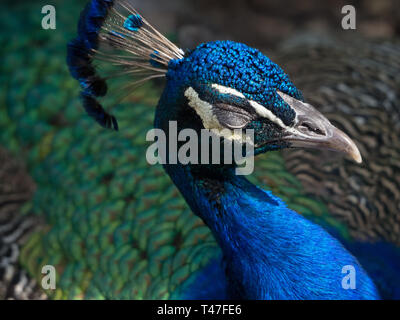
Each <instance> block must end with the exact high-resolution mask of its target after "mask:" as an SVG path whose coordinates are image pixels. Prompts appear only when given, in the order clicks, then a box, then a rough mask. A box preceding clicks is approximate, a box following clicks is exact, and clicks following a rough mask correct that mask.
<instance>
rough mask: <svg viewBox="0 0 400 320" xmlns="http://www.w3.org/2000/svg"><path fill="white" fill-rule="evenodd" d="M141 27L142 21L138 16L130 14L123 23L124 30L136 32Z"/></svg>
mask: <svg viewBox="0 0 400 320" xmlns="http://www.w3.org/2000/svg"><path fill="white" fill-rule="evenodd" d="M142 26H143V19H142V17H141V16H140V15H139V14H131V15H130V16H129V17H128V18H127V19H126V20H125V22H124V28H125V29H128V30H129V31H132V32H136V31H138V30H139V29H140V28H141V27H142Z"/></svg>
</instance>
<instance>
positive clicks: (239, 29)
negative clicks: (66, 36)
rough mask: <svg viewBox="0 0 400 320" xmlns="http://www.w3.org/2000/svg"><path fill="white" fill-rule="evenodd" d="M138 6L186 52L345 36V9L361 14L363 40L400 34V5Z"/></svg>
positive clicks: (342, 1) (174, 1) (379, 0)
mask: <svg viewBox="0 0 400 320" xmlns="http://www.w3.org/2000/svg"><path fill="white" fill-rule="evenodd" d="M135 3H136V7H137V8H138V9H139V10H140V11H142V13H143V14H144V15H145V16H147V17H148V20H150V21H153V23H154V24H156V25H157V27H158V28H160V29H161V30H162V31H163V32H171V31H177V34H178V38H179V39H178V40H179V42H180V44H181V46H183V47H193V46H195V45H197V44H198V43H201V42H204V41H209V40H217V39H231V40H237V41H242V42H246V43H248V44H250V45H254V46H258V47H263V48H271V47H272V48H273V47H274V46H275V45H277V44H278V43H279V42H280V41H282V40H284V39H287V38H289V37H291V36H294V35H296V34H297V33H313V34H319V35H330V34H335V33H336V34H337V33H343V32H344V30H343V29H342V27H341V21H342V18H343V16H344V15H343V14H342V13H341V10H342V7H343V6H345V5H348V4H350V5H353V6H354V7H355V8H356V11H357V30H356V31H351V30H348V31H346V33H347V35H348V34H351V33H357V36H359V37H367V38H373V39H382V38H384V39H388V38H392V37H395V36H398V35H399V34H400V9H399V8H400V1H398V0H358V1H346V0H326V1H321V0H301V1H293V0H231V1H226V0H194V1H188V0H169V1H159V0H146V1H142V0H136V1H135Z"/></svg>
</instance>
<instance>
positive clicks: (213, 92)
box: [194, 84, 257, 118]
mask: <svg viewBox="0 0 400 320" xmlns="http://www.w3.org/2000/svg"><path fill="white" fill-rule="evenodd" d="M194 89H195V91H196V92H197V93H198V95H199V97H200V99H201V100H203V101H207V102H208V103H210V104H211V105H213V106H217V107H221V108H225V109H226V110H227V111H231V112H236V113H239V114H243V115H246V116H248V117H251V118H253V117H256V116H257V113H256V111H255V110H254V108H253V107H252V106H251V104H250V102H249V100H247V99H246V98H241V97H238V96H236V95H232V94H228V93H221V92H220V91H218V90H217V89H215V88H213V87H212V86H211V85H208V84H200V85H197V86H195V88H194ZM229 107H232V108H231V109H230V110H228V109H227V108H229Z"/></svg>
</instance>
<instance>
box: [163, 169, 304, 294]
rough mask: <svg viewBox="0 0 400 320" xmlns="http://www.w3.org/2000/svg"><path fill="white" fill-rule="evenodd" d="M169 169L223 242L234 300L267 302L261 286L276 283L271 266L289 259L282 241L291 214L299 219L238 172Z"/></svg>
mask: <svg viewBox="0 0 400 320" xmlns="http://www.w3.org/2000/svg"><path fill="white" fill-rule="evenodd" d="M165 168H166V171H167V172H168V174H169V175H170V177H171V178H172V180H173V182H174V183H175V185H176V186H177V187H178V188H179V190H180V191H181V193H182V194H183V196H184V197H185V199H186V201H187V203H188V204H189V206H190V207H191V209H192V210H193V212H194V213H195V214H196V215H198V216H199V217H200V218H202V219H203V221H204V222H205V223H206V224H207V225H208V226H209V228H210V229H211V230H212V232H213V234H214V236H215V238H216V240H217V241H218V244H219V245H220V247H221V249H222V251H223V254H224V259H225V262H226V268H227V269H226V273H227V277H228V280H229V281H228V284H229V294H230V296H231V297H233V298H250V299H257V298H265V297H266V295H265V294H266V292H265V290H267V288H268V284H267V283H264V284H262V283H263V282H266V281H265V280H268V279H272V278H271V277H268V276H267V274H268V273H270V272H272V269H271V267H272V265H271V264H273V263H274V260H279V258H278V257H282V255H286V254H285V253H284V251H285V248H284V247H281V239H282V238H284V239H289V238H290V234H285V232H286V230H287V229H286V228H285V225H287V224H290V223H291V221H290V219H291V216H292V215H296V216H297V217H299V216H298V215H297V214H296V213H294V212H291V211H289V210H288V209H287V208H286V207H285V205H284V204H283V203H282V201H281V200H279V199H278V198H277V197H275V196H273V195H272V194H270V193H267V192H265V191H263V190H261V189H259V188H257V187H256V186H254V185H253V184H251V183H250V182H249V181H248V180H247V179H245V178H244V177H241V176H236V175H235V172H234V168H233V167H223V166H221V167H217V168H215V167H213V168H210V167H204V166H182V165H167V166H166V167H165ZM282 222H283V223H282ZM289 232H290V231H289ZM287 254H289V253H287ZM268 262H270V263H271V264H269V263H268ZM276 263H278V261H276Z"/></svg>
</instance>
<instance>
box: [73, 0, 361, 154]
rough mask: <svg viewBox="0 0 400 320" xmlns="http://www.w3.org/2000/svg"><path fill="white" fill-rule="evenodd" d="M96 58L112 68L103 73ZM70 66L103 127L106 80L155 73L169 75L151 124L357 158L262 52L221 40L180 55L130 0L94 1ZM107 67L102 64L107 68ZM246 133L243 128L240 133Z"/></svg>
mask: <svg viewBox="0 0 400 320" xmlns="http://www.w3.org/2000/svg"><path fill="white" fill-rule="evenodd" d="M94 59H98V60H99V61H101V62H108V63H109V64H110V65H111V66H116V67H117V68H119V69H118V72H115V73H114V74H110V75H108V76H106V77H104V76H101V75H100V74H99V73H98V72H97V69H96V68H95V65H94V64H93V63H92V62H93V60H94ZM67 61H68V65H69V68H70V71H71V74H72V76H73V77H75V78H76V79H77V80H79V82H80V84H81V86H82V99H83V106H84V108H85V109H86V111H87V112H88V114H89V115H90V116H92V117H93V118H94V119H95V120H96V121H97V122H98V123H99V124H101V125H102V126H104V127H106V128H114V129H115V130H118V124H117V120H116V118H115V117H114V116H112V115H110V114H108V113H107V112H106V111H105V110H104V109H103V107H102V106H101V104H100V103H99V102H98V101H97V99H98V98H99V97H102V96H104V95H105V94H106V93H107V88H108V85H107V83H106V80H107V79H109V78H112V77H114V75H115V74H116V75H117V76H119V75H121V76H128V77H133V78H136V79H137V81H133V82H132V83H131V80H129V86H128V87H124V92H131V91H132V90H130V89H131V88H134V87H135V86H136V85H137V84H140V83H143V82H144V81H147V80H150V79H154V78H164V77H166V78H167V84H166V88H165V90H164V93H163V95H162V97H161V100H160V103H159V105H158V108H157V112H156V121H155V124H156V127H158V128H161V129H164V130H167V129H168V127H169V125H168V124H169V123H170V122H171V121H176V123H177V124H178V128H177V129H181V130H182V129H194V130H196V131H199V130H201V129H208V130H213V131H214V132H217V134H218V132H220V133H221V138H222V139H223V140H231V141H232V140H235V141H234V142H239V144H240V143H242V144H245V143H247V142H248V139H247V138H248V137H247V136H243V135H242V134H237V133H236V132H235V131H236V130H240V129H241V130H244V131H246V130H252V132H253V133H254V137H253V138H252V143H253V146H254V152H255V154H259V153H263V152H266V151H268V150H276V149H281V148H287V147H311V148H322V149H332V150H336V151H341V152H344V153H346V154H348V155H350V156H351V157H352V158H353V159H354V160H355V161H357V162H361V155H360V153H359V151H358V149H357V147H356V145H355V144H354V143H353V142H352V140H351V139H350V138H349V137H348V136H347V135H346V134H344V133H343V132H341V131H340V130H338V129H336V128H335V127H334V126H333V125H332V124H331V123H330V122H329V121H328V120H327V119H326V118H325V117H324V116H323V115H322V114H321V113H319V112H318V111H317V110H316V109H315V108H313V107H312V106H311V105H309V104H307V103H305V102H304V99H303V96H302V94H301V92H300V91H299V90H298V89H297V88H296V87H295V86H294V84H293V83H292V82H291V81H290V79H289V77H288V76H287V75H286V74H285V73H284V72H283V70H282V69H281V68H280V67H279V66H278V65H276V64H275V63H273V62H272V61H271V60H270V59H269V58H267V57H266V56H264V55H263V54H262V53H261V52H260V51H258V50H256V49H253V48H250V47H248V46H246V45H244V44H240V43H235V42H231V41H218V42H211V43H206V44H202V45H200V46H199V47H197V48H196V49H195V50H193V51H191V52H188V53H186V54H185V53H184V52H183V51H182V50H181V49H179V48H178V47H176V46H175V45H174V44H173V43H172V42H170V41H169V40H168V39H167V38H165V37H163V36H162V35H161V34H160V33H159V32H158V31H157V30H156V29H155V28H154V27H152V26H151V25H150V24H149V23H148V22H147V20H146V19H144V18H143V17H142V16H141V15H140V14H139V13H138V12H137V11H136V10H135V9H134V8H133V7H132V5H131V3H130V1H128V0H115V1H112V0H92V1H91V2H89V3H88V5H87V6H86V8H85V10H84V11H83V13H82V15H81V19H80V22H79V26H78V36H77V38H76V39H74V40H73V41H71V42H70V43H69V45H68V58H67ZM106 69H107V68H106ZM242 132H243V131H242Z"/></svg>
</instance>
